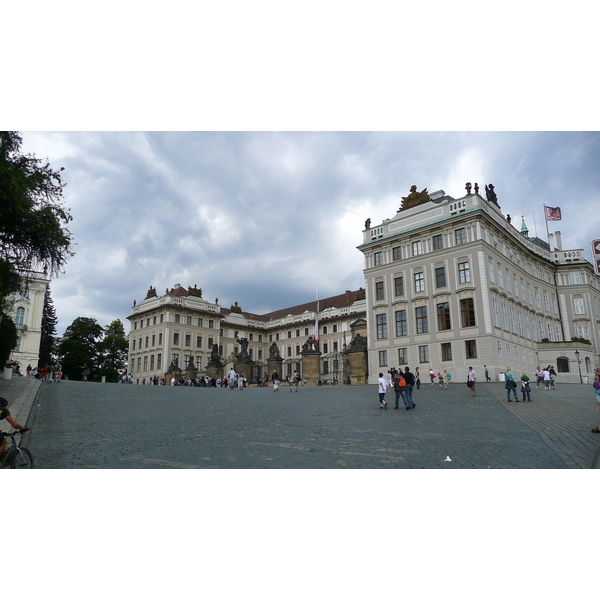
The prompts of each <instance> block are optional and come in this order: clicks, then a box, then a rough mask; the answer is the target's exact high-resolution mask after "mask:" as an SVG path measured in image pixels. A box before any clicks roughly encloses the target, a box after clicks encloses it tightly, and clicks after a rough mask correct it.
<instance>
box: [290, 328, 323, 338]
mask: <svg viewBox="0 0 600 600" xmlns="http://www.w3.org/2000/svg"><path fill="white" fill-rule="evenodd" d="M323 333H325V328H323ZM291 338H292V332H291V331H288V340H289V339H291Z"/></svg>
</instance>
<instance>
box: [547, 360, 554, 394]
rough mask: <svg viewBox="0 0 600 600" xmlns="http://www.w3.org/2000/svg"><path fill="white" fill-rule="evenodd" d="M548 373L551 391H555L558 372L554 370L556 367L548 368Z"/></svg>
mask: <svg viewBox="0 0 600 600" xmlns="http://www.w3.org/2000/svg"><path fill="white" fill-rule="evenodd" d="M548 373H550V389H553V390H555V389H556V387H555V385H556V384H555V382H556V371H555V370H554V365H551V366H549V367H548Z"/></svg>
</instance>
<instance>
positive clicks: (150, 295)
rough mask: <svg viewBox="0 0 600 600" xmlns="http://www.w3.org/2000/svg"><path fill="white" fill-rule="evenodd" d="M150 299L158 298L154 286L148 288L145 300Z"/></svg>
mask: <svg viewBox="0 0 600 600" xmlns="http://www.w3.org/2000/svg"><path fill="white" fill-rule="evenodd" d="M148 298H156V288H153V287H152V286H150V287H149V288H148V291H147V292H146V297H145V298H144V300H147V299H148Z"/></svg>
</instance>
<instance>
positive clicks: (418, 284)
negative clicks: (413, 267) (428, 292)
mask: <svg viewBox="0 0 600 600" xmlns="http://www.w3.org/2000/svg"><path fill="white" fill-rule="evenodd" d="M414 279H415V292H424V291H425V275H424V274H423V273H415V275H414Z"/></svg>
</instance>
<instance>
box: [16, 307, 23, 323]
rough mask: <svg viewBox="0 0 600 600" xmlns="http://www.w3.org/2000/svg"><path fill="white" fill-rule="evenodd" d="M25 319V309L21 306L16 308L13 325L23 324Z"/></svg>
mask: <svg viewBox="0 0 600 600" xmlns="http://www.w3.org/2000/svg"><path fill="white" fill-rule="evenodd" d="M24 321H25V309H24V308H23V307H22V306H19V308H17V318H16V319H15V325H23V322H24Z"/></svg>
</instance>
